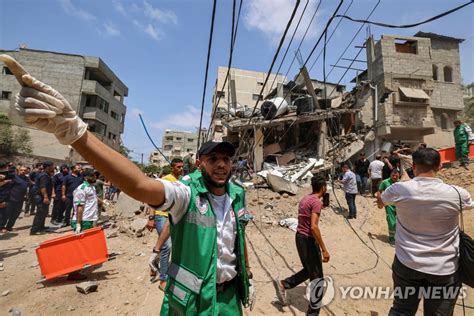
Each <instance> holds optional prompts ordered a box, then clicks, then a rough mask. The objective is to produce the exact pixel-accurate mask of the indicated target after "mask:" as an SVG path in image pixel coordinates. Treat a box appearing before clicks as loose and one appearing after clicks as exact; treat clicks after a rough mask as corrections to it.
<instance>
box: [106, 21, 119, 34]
mask: <svg viewBox="0 0 474 316" xmlns="http://www.w3.org/2000/svg"><path fill="white" fill-rule="evenodd" d="M104 29H105V33H106V34H107V35H110V36H120V30H119V29H118V28H117V27H116V26H115V25H114V24H112V23H111V22H106V23H104Z"/></svg>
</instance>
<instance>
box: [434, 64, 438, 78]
mask: <svg viewBox="0 0 474 316" xmlns="http://www.w3.org/2000/svg"><path fill="white" fill-rule="evenodd" d="M433 80H438V66H436V65H433Z"/></svg>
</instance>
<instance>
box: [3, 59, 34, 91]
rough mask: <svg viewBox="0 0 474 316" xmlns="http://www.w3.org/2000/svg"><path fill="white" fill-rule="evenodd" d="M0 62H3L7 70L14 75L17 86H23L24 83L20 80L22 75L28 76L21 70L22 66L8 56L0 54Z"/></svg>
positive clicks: (23, 69)
mask: <svg viewBox="0 0 474 316" xmlns="http://www.w3.org/2000/svg"><path fill="white" fill-rule="evenodd" d="M0 61H1V62H3V63H4V64H5V65H6V66H7V67H8V69H10V71H11V72H12V73H13V75H15V78H16V80H17V81H18V83H19V84H21V85H22V86H24V85H25V84H24V82H23V80H22V77H23V75H26V74H28V72H27V71H26V70H25V68H23V66H22V65H21V64H20V63H19V62H17V61H16V60H15V59H14V58H12V57H11V56H9V55H5V54H2V55H0Z"/></svg>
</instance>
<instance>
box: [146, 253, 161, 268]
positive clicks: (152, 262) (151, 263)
mask: <svg viewBox="0 0 474 316" xmlns="http://www.w3.org/2000/svg"><path fill="white" fill-rule="evenodd" d="M159 258H160V254H159V253H156V252H154V253H152V254H151V257H150V259H148V265H149V266H150V269H151V270H152V271H153V272H156V271H158V265H157V261H158V259H159Z"/></svg>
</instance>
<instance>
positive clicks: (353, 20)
mask: <svg viewBox="0 0 474 316" xmlns="http://www.w3.org/2000/svg"><path fill="white" fill-rule="evenodd" d="M473 3H474V0H471V1H469V2H467V3H465V4H462V5H460V6H458V7H455V8H453V9H451V10H448V11H446V12H443V13H440V14H438V15H435V16H434V17H431V18H429V19H426V20H423V21H421V22H417V23H412V24H402V25H395V24H387V23H381V22H373V21H368V20H359V19H354V18H351V17H350V16H347V15H336V16H335V17H336V18H343V19H348V20H351V21H352V22H358V23H367V24H372V25H377V26H382V27H388V28H397V29H400V28H411V27H415V26H419V25H422V24H426V23H429V22H433V21H435V20H438V19H440V18H442V17H444V16H447V15H449V14H451V13H454V12H456V11H458V10H461V9H462V8H464V7H466V6H468V5H470V4H473Z"/></svg>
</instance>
